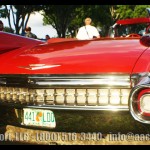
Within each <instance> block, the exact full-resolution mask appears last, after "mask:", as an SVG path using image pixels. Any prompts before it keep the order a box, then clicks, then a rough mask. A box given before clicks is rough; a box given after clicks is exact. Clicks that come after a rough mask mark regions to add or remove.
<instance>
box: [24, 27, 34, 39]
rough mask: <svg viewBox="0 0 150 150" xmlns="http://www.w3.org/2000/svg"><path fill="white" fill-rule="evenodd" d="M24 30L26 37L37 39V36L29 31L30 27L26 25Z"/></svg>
mask: <svg viewBox="0 0 150 150" xmlns="http://www.w3.org/2000/svg"><path fill="white" fill-rule="evenodd" d="M25 32H26V34H25V36H26V37H29V38H34V39H37V36H36V35H35V34H34V33H32V32H31V27H26V29H25Z"/></svg>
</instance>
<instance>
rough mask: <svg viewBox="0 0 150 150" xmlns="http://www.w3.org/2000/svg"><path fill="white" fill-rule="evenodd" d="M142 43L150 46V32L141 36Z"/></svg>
mask: <svg viewBox="0 0 150 150" xmlns="http://www.w3.org/2000/svg"><path fill="white" fill-rule="evenodd" d="M140 43H141V44H142V45H144V46H146V47H150V34H145V35H143V36H142V37H141V38H140Z"/></svg>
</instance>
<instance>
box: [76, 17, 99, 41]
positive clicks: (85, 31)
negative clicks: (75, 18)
mask: <svg viewBox="0 0 150 150" xmlns="http://www.w3.org/2000/svg"><path fill="white" fill-rule="evenodd" d="M84 23H85V26H83V27H81V28H79V31H78V33H77V36H76V38H77V39H78V40H88V39H93V38H100V34H99V32H98V30H97V28H96V27H94V26H92V25H91V23H92V19H91V18H86V19H85V20H84Z"/></svg>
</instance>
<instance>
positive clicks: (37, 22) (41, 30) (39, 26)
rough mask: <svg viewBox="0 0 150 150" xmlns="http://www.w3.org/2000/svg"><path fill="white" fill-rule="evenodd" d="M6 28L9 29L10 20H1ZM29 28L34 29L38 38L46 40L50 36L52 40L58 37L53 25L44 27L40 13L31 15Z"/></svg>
mask: <svg viewBox="0 0 150 150" xmlns="http://www.w3.org/2000/svg"><path fill="white" fill-rule="evenodd" d="M0 20H1V21H2V22H3V24H4V26H7V27H9V25H8V19H4V18H0ZM27 26H30V27H31V28H32V33H34V34H36V35H37V37H38V38H40V39H42V38H43V39H44V38H45V35H46V34H48V35H49V36H50V37H51V38H52V37H57V32H56V30H55V29H54V28H53V27H52V26H51V25H46V26H45V25H43V16H42V15H41V14H40V13H39V12H35V13H34V14H31V16H30V18H29V21H28V24H27Z"/></svg>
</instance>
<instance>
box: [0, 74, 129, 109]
mask: <svg viewBox="0 0 150 150" xmlns="http://www.w3.org/2000/svg"><path fill="white" fill-rule="evenodd" d="M2 79H3V81H5V83H6V84H0V86H5V87H15V86H16V87H19V88H21V87H23V88H24V87H25V88H30V89H32V88H33V89H35V88H36V89H38V88H39V89H43V88H47V89H49V88H50V89H51V88H55V89H56V88H58V89H59V88H64V89H65V88H66V87H67V88H79V89H82V88H89V89H90V88H91V89H93V88H100V89H101V88H107V89H115V88H118V89H124V88H126V89H131V82H130V75H129V74H113V73H112V74H109V75H108V74H94V75H91V74H86V75H85V74H77V75H65V74H63V75H61V74H60V75H58V74H57V75H49V74H48V75H0V81H1V80H2ZM1 83H3V82H1ZM5 102H6V101H5ZM1 103H2V102H1ZM6 103H7V104H9V105H12V106H13V107H39V108H45V107H46V108H51V109H75V110H128V106H127V104H125V105H118V104H112V105H111V106H110V105H105V106H103V105H100V106H99V105H95V106H87V105H83V106H69V105H59V106H58V105H56V104H55V105H48V104H44V105H40V104H35V105H33V106H31V104H19V103H17V102H16V103H14V102H13V103H12V102H6Z"/></svg>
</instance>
